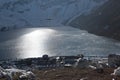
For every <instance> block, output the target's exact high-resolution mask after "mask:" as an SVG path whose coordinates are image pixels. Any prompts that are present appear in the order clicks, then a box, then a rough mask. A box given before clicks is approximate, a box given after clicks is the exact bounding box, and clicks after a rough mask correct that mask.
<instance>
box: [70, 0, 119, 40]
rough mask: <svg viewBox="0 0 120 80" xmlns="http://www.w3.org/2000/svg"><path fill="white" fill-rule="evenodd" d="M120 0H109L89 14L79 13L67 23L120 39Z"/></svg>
mask: <svg viewBox="0 0 120 80" xmlns="http://www.w3.org/2000/svg"><path fill="white" fill-rule="evenodd" d="M119 3H120V0H109V1H108V2H107V3H105V4H104V5H103V6H101V7H100V8H99V9H97V10H94V11H92V13H90V14H89V15H84V14H83V15H81V16H79V17H77V18H76V19H74V20H73V21H71V22H70V23H69V25H71V26H73V27H76V28H80V29H83V30H87V31H88V32H90V33H94V34H97V35H100V36H106V37H110V38H114V39H117V40H120V31H119V29H120V5H119Z"/></svg>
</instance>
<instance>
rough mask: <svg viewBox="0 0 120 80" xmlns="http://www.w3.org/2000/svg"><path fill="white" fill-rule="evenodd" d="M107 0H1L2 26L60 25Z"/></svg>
mask: <svg viewBox="0 0 120 80" xmlns="http://www.w3.org/2000/svg"><path fill="white" fill-rule="evenodd" d="M106 1H107V0H0V26H1V27H12V28H16V27H17V28H18V27H28V26H29V27H30V26H31V27H36V26H60V25H61V24H63V23H64V24H65V23H66V22H67V21H68V20H69V19H71V18H72V17H74V16H76V15H78V14H79V15H80V14H83V13H85V14H86V13H88V12H90V11H91V10H92V9H94V8H96V7H98V6H100V5H102V4H103V3H104V2H106Z"/></svg>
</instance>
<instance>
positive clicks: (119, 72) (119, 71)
mask: <svg viewBox="0 0 120 80" xmlns="http://www.w3.org/2000/svg"><path fill="white" fill-rule="evenodd" d="M111 75H116V76H120V67H118V68H117V69H115V70H114V73H112V74H111Z"/></svg>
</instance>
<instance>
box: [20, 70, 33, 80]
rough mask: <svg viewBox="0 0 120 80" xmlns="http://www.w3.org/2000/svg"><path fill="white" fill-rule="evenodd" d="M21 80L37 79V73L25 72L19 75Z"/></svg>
mask: <svg viewBox="0 0 120 80" xmlns="http://www.w3.org/2000/svg"><path fill="white" fill-rule="evenodd" d="M19 79H20V80H24V79H28V80H35V74H34V73H32V72H31V71H28V72H26V73H23V74H22V75H20V76H19Z"/></svg>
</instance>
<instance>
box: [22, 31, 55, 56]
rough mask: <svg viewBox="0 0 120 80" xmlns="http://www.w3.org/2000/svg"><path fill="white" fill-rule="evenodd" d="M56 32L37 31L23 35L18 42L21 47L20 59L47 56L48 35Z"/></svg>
mask: <svg viewBox="0 0 120 80" xmlns="http://www.w3.org/2000/svg"><path fill="white" fill-rule="evenodd" d="M55 32H56V31H55V30H53V29H39V30H35V31H33V32H31V33H28V34H25V35H24V36H23V37H22V40H21V41H20V44H21V46H23V47H22V50H21V51H20V53H21V52H22V55H20V56H21V57H22V58H27V57H40V56H42V55H43V54H49V55H50V53H49V51H46V48H47V42H48V41H49V37H50V35H52V34H54V33H55Z"/></svg>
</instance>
